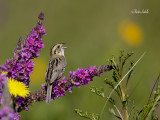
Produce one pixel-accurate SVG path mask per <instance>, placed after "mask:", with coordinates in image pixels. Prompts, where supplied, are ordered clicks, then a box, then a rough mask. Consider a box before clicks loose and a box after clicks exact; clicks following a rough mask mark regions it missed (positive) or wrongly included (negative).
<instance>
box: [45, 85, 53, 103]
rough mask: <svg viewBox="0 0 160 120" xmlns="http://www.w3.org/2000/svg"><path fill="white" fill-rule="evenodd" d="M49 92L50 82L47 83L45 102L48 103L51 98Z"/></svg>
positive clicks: (50, 89) (50, 90) (50, 88)
mask: <svg viewBox="0 0 160 120" xmlns="http://www.w3.org/2000/svg"><path fill="white" fill-rule="evenodd" d="M51 92H52V84H49V83H48V84H47V96H46V103H48V104H49V103H50V100H51Z"/></svg>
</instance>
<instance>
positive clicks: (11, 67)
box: [5, 13, 46, 85]
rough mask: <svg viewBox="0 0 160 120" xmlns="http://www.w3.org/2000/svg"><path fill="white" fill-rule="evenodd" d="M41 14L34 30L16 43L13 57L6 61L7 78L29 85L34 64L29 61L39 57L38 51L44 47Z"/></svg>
mask: <svg viewBox="0 0 160 120" xmlns="http://www.w3.org/2000/svg"><path fill="white" fill-rule="evenodd" d="M42 16H44V14H43V13H41V14H40V15H39V18H41V19H40V21H41V22H40V21H38V23H37V25H36V27H35V28H33V29H32V30H31V32H30V33H29V34H28V35H27V37H26V38H25V39H24V40H22V39H20V40H19V42H18V43H17V47H16V49H15V50H14V52H13V54H14V57H13V58H11V59H10V60H6V63H5V66H6V67H7V68H8V77H11V78H13V79H16V80H20V81H22V82H24V83H25V84H26V85H28V84H29V81H28V80H29V76H30V74H31V73H32V71H33V66H34V63H33V61H31V59H33V58H36V57H38V56H39V54H38V53H39V52H40V49H41V48H43V47H44V44H43V41H42V39H41V38H42V36H43V35H46V33H45V29H44V28H43V24H42V20H43V19H42Z"/></svg>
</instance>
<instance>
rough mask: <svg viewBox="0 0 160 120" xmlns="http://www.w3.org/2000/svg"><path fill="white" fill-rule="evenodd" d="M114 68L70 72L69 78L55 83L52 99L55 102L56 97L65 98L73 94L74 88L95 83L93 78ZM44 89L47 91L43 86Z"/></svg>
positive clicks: (102, 67) (94, 67) (106, 66)
mask: <svg viewBox="0 0 160 120" xmlns="http://www.w3.org/2000/svg"><path fill="white" fill-rule="evenodd" d="M111 69H112V67H111V66H109V65H102V66H99V67H96V66H93V67H92V66H91V67H88V68H86V69H83V68H79V69H77V70H76V71H74V72H71V71H70V72H69V76H70V77H69V78H65V77H63V78H62V80H59V81H56V82H55V83H53V87H52V94H51V99H52V100H54V99H55V98H56V97H57V98H59V97H61V96H65V92H66V91H69V92H72V87H73V86H76V87H80V85H82V86H85V85H87V84H88V83H89V82H90V81H93V77H95V76H100V74H101V73H103V72H105V71H109V70H111ZM42 89H43V90H45V92H46V89H47V86H46V85H43V86H42Z"/></svg>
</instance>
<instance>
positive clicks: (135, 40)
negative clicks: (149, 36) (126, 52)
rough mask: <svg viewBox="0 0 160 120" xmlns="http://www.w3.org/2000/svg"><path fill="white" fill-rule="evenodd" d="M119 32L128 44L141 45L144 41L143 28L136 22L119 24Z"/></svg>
mask: <svg viewBox="0 0 160 120" xmlns="http://www.w3.org/2000/svg"><path fill="white" fill-rule="evenodd" d="M119 34H120V36H121V37H122V39H123V40H124V41H125V42H126V43H127V44H128V45H131V46H135V45H139V44H140V43H141V42H142V37H143V35H142V30H141V28H140V27H139V26H138V25H137V24H136V23H134V22H131V21H124V22H122V23H121V24H120V25H119Z"/></svg>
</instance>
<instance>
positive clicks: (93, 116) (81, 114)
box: [75, 109, 99, 120]
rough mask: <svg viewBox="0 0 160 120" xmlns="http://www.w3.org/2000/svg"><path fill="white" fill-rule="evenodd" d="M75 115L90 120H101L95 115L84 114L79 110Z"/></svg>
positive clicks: (76, 110)
mask: <svg viewBox="0 0 160 120" xmlns="http://www.w3.org/2000/svg"><path fill="white" fill-rule="evenodd" d="M75 113H77V114H78V115H79V116H81V117H84V118H87V119H89V120H99V115H98V114H95V113H89V112H83V111H82V110H79V109H75Z"/></svg>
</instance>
